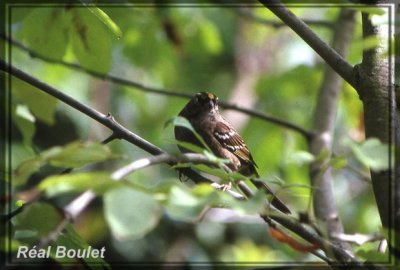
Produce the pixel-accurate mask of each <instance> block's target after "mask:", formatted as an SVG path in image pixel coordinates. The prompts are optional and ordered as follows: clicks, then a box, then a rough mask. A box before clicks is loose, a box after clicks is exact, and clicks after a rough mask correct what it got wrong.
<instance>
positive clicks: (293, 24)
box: [259, 0, 357, 88]
mask: <svg viewBox="0 0 400 270" xmlns="http://www.w3.org/2000/svg"><path fill="white" fill-rule="evenodd" d="M259 2H260V3H262V4H263V5H264V6H265V7H267V8H268V9H270V10H271V11H272V12H273V13H274V14H275V15H276V16H278V17H279V18H280V19H281V20H282V21H283V22H284V23H286V24H287V25H288V26H289V27H290V28H292V30H293V31H295V32H296V33H297V34H298V35H299V36H300V37H301V38H302V39H303V40H304V41H305V42H306V43H307V44H308V45H309V46H310V47H311V48H313V49H314V51H315V52H316V53H318V54H319V56H321V57H322V59H324V60H325V62H326V63H327V64H328V65H329V66H330V67H331V68H332V69H333V70H335V71H336V72H337V73H338V74H339V75H340V76H341V77H342V78H343V79H344V80H346V81H347V82H348V83H349V84H350V85H351V86H353V87H354V88H356V86H357V85H356V82H355V78H354V72H353V66H351V65H350V64H349V63H348V62H347V61H346V60H345V59H344V58H343V57H342V56H340V54H338V53H337V52H336V51H335V50H334V49H332V48H331V47H330V46H329V45H328V44H326V43H325V42H324V41H323V40H322V39H320V38H319V37H318V36H317V35H316V34H315V33H314V32H313V31H312V30H311V29H310V27H308V26H307V24H305V23H304V22H303V21H301V20H300V19H299V18H297V17H296V15H294V14H293V13H292V12H291V11H289V10H288V9H287V8H286V7H285V6H284V5H283V4H282V3H281V2H280V1H278V0H259Z"/></svg>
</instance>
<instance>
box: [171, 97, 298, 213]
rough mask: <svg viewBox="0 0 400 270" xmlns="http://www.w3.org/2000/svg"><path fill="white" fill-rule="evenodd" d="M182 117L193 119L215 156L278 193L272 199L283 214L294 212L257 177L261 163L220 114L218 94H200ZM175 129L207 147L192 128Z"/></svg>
mask: <svg viewBox="0 0 400 270" xmlns="http://www.w3.org/2000/svg"><path fill="white" fill-rule="evenodd" d="M179 116H181V117H184V118H186V119H187V120H188V121H189V122H190V124H191V125H192V127H193V129H194V130H195V131H196V132H197V133H198V134H199V135H200V136H201V137H202V139H203V140H204V142H205V143H206V144H207V146H208V147H209V149H210V150H211V151H212V152H213V153H214V155H216V156H218V157H220V158H223V159H227V160H229V161H230V162H229V163H228V164H227V166H228V167H229V168H230V169H231V170H232V171H235V172H239V173H240V174H242V175H244V176H248V177H250V180H251V182H252V183H253V184H254V185H255V186H256V187H257V188H258V189H262V190H264V191H265V192H267V193H269V194H272V195H274V196H273V199H272V201H271V204H272V205H273V206H274V207H276V208H277V209H279V210H280V211H282V212H283V213H287V214H289V213H291V212H290V210H289V208H288V207H287V206H286V205H285V204H284V203H283V202H282V201H281V200H280V199H278V198H277V197H276V196H275V193H274V192H273V190H272V189H271V188H270V187H269V186H268V185H267V184H266V183H264V182H262V181H260V180H256V179H254V178H253V177H255V178H258V177H259V174H258V172H257V164H256V163H255V161H254V159H253V156H252V154H251V152H250V150H249V148H248V147H247V145H246V143H245V142H244V140H243V138H242V137H241V136H240V134H239V133H238V132H237V131H236V130H235V128H234V127H233V126H232V125H231V124H230V123H229V122H228V121H226V120H225V119H224V118H223V117H222V115H221V114H220V112H219V108H218V97H217V96H216V95H214V94H212V93H209V92H200V93H197V94H196V95H195V96H194V97H193V98H192V99H191V100H190V101H189V102H188V103H187V104H186V106H185V107H184V108H183V109H182V110H181V111H180V113H179ZM174 132H175V138H176V139H177V140H178V141H182V142H189V143H191V144H194V145H196V146H199V147H203V148H204V146H203V145H202V143H201V142H200V141H199V140H198V139H197V138H196V136H195V135H194V134H193V132H192V131H191V130H190V129H188V128H186V127H183V126H175V128H174ZM178 148H179V149H180V151H181V152H183V153H187V152H190V151H189V150H188V149H186V148H184V147H182V146H178Z"/></svg>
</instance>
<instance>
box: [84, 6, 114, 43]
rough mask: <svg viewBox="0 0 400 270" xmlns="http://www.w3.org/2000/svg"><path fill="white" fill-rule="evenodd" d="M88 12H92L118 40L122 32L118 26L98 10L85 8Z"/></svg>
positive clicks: (96, 8) (89, 7)
mask: <svg viewBox="0 0 400 270" xmlns="http://www.w3.org/2000/svg"><path fill="white" fill-rule="evenodd" d="M87 8H88V9H89V11H90V12H92V13H93V14H94V15H95V16H96V17H97V18H98V19H99V20H100V21H101V22H102V23H104V25H105V26H107V27H108V29H110V30H111V32H112V33H113V34H114V35H115V36H116V37H117V38H118V39H120V38H121V36H122V31H121V29H120V28H119V27H118V25H117V24H116V23H115V22H114V21H113V20H112V19H111V18H110V17H109V16H108V15H107V14H106V13H105V12H104V11H103V10H101V9H100V8H98V7H91V6H87Z"/></svg>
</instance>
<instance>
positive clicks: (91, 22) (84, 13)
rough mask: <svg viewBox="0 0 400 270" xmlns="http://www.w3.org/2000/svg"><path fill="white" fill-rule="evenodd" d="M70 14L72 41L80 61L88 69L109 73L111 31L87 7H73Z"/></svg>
mask: <svg viewBox="0 0 400 270" xmlns="http://www.w3.org/2000/svg"><path fill="white" fill-rule="evenodd" d="M70 16H71V23H72V27H71V42H72V47H73V52H74V54H75V56H76V58H77V59H78V61H79V63H80V64H81V65H82V66H83V67H85V68H87V69H90V70H95V71H98V72H101V73H107V72H108V71H109V70H110V68H111V37H110V35H109V31H107V29H106V28H105V26H104V24H103V23H102V22H101V21H99V20H98V19H97V18H96V16H94V15H93V14H92V13H91V12H90V11H88V10H87V9H83V8H76V9H71V10H70Z"/></svg>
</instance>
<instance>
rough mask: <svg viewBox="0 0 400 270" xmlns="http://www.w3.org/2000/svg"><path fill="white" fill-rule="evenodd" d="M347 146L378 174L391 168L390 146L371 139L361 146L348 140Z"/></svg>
mask: <svg viewBox="0 0 400 270" xmlns="http://www.w3.org/2000/svg"><path fill="white" fill-rule="evenodd" d="M345 144H347V145H348V146H349V147H350V148H351V150H352V151H353V154H354V155H355V157H356V158H357V159H358V160H359V161H360V162H361V163H362V164H364V165H365V166H367V167H370V168H371V170H373V171H376V172H378V171H382V170H387V169H388V168H389V146H388V145H387V144H383V143H381V141H380V140H378V139H376V138H371V139H368V140H366V141H364V142H363V143H361V144H357V143H355V142H352V141H350V140H347V141H346V142H345Z"/></svg>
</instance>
